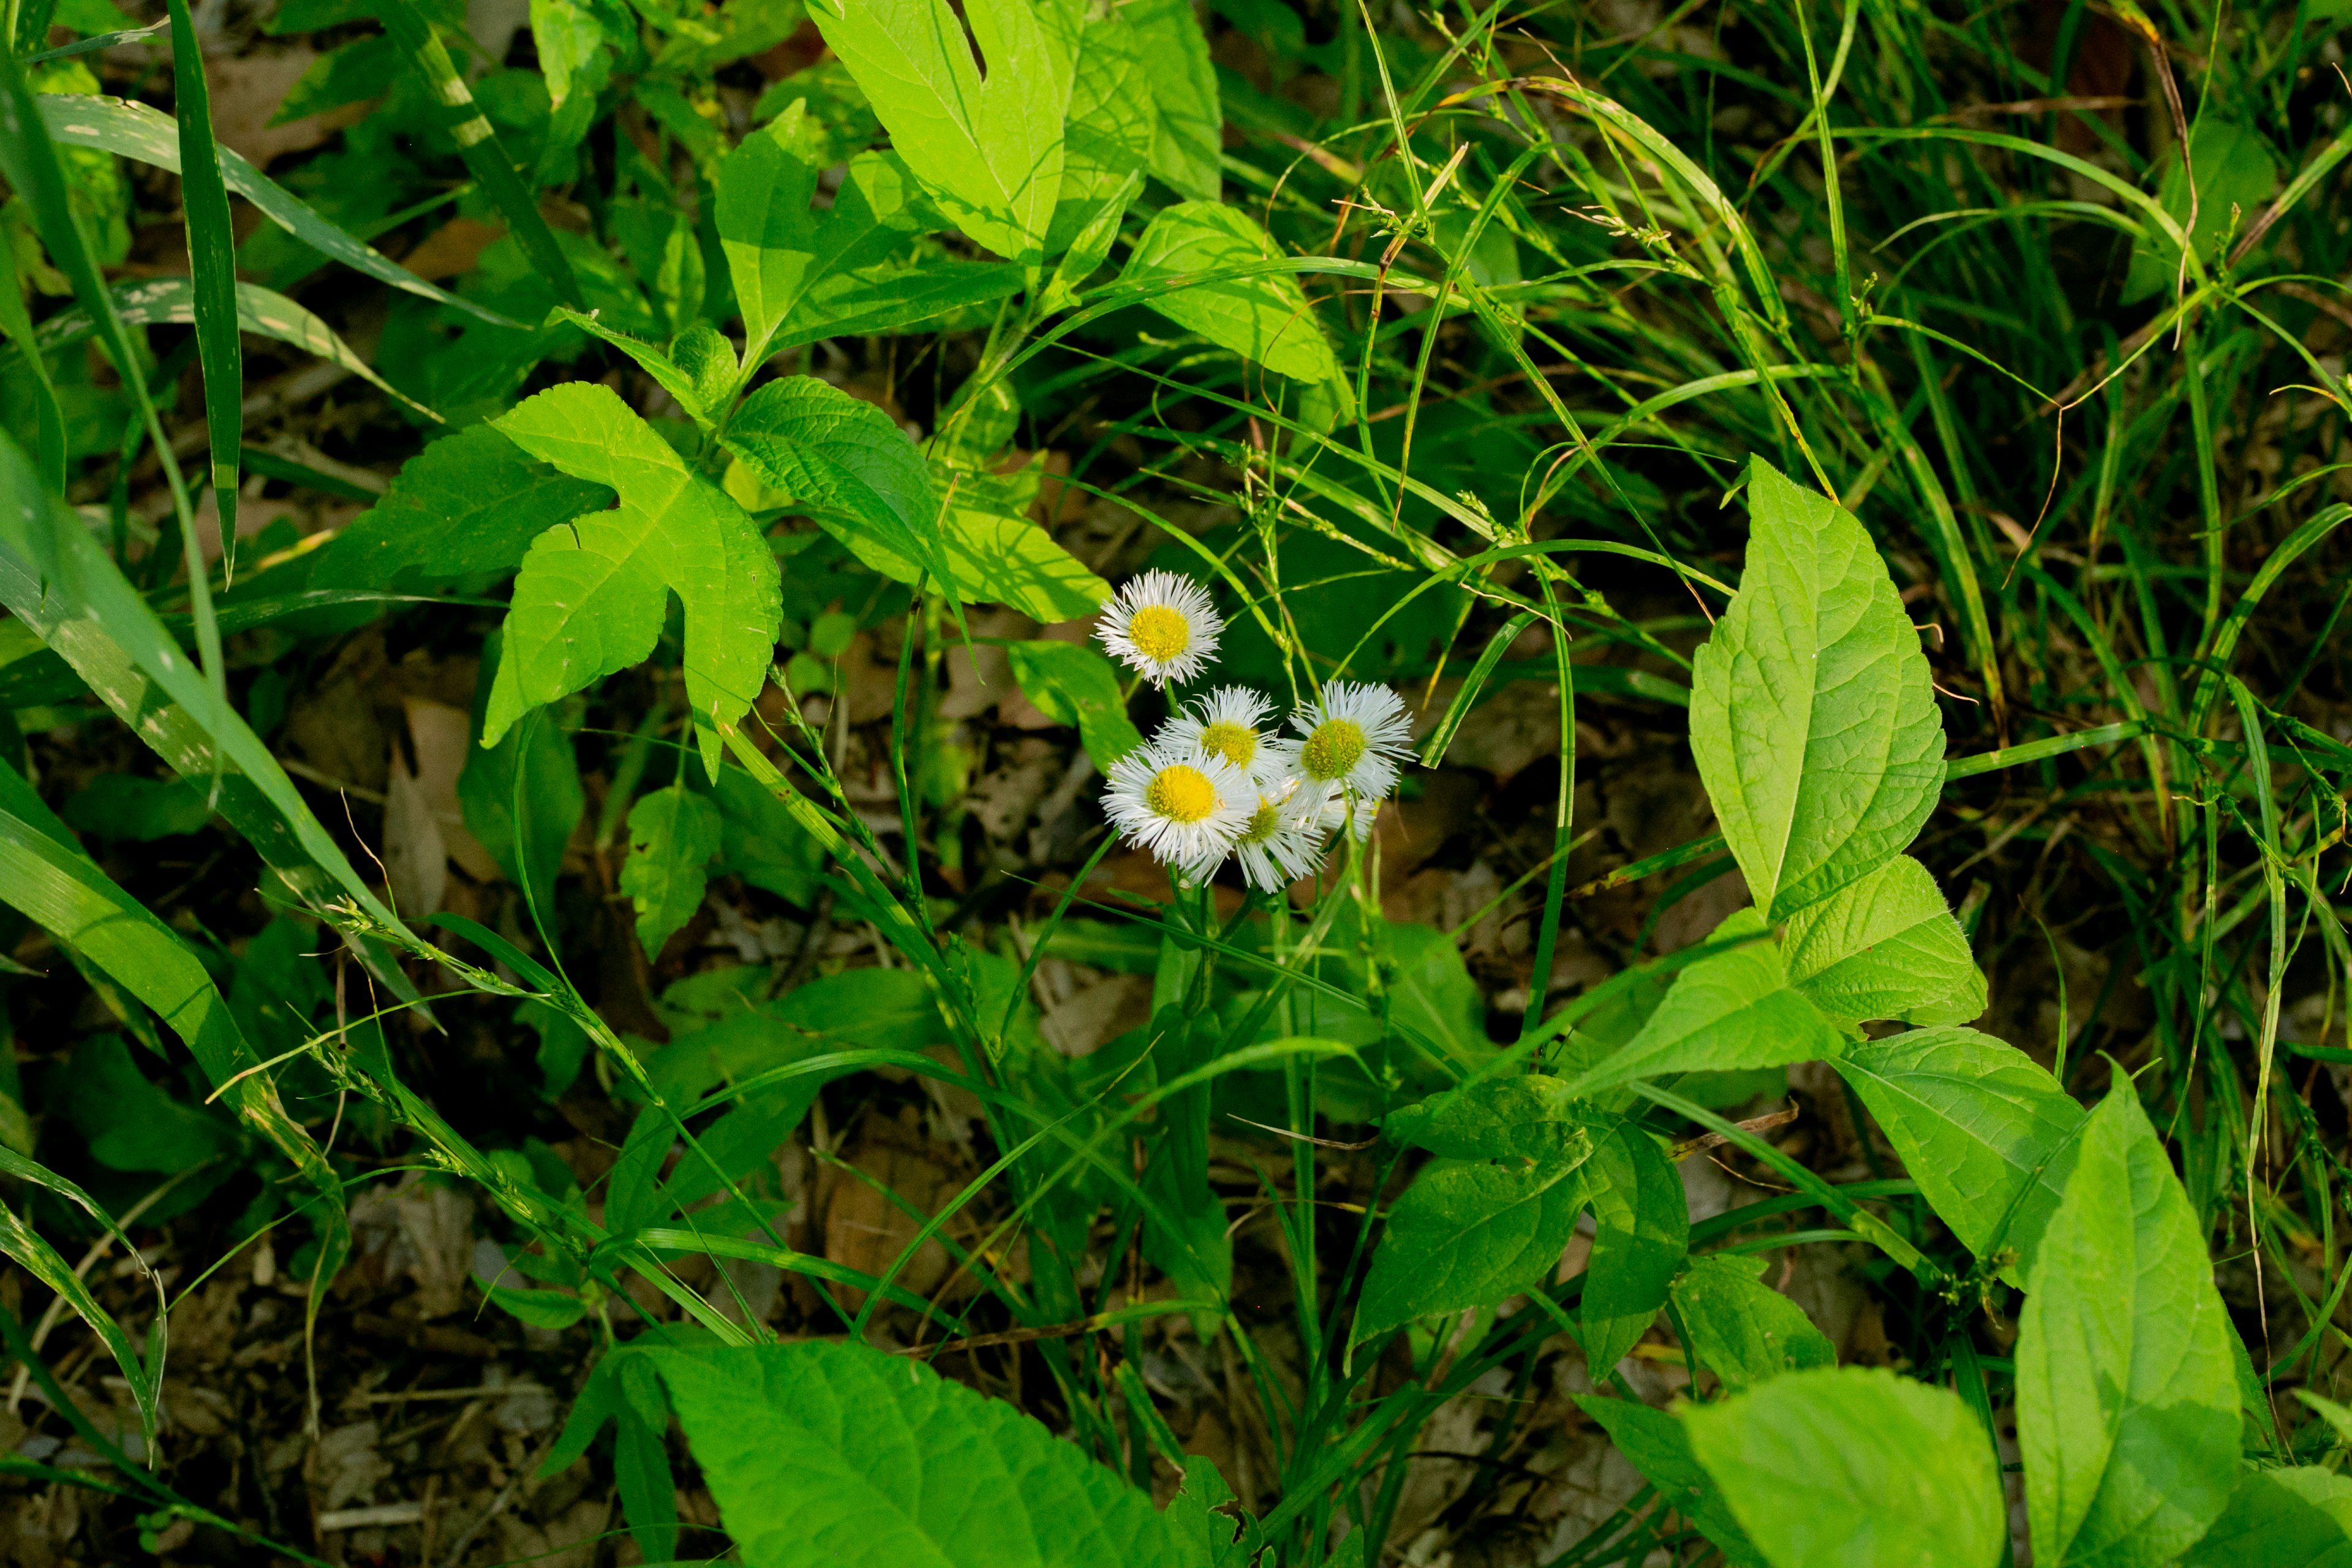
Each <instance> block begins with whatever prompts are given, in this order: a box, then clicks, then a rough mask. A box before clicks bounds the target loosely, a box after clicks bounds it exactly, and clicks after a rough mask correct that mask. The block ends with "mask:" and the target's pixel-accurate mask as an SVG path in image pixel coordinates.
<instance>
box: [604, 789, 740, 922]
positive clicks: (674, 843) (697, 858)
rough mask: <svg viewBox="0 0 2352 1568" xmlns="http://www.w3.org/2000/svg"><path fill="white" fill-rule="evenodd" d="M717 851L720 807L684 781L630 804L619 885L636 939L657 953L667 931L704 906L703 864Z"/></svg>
mask: <svg viewBox="0 0 2352 1568" xmlns="http://www.w3.org/2000/svg"><path fill="white" fill-rule="evenodd" d="M718 853H719V808H718V807H717V806H715V805H711V804H710V801H709V798H708V797H707V796H704V795H697V794H695V793H694V792H693V791H692V790H689V789H688V788H686V787H685V786H684V785H682V784H672V785H670V786H669V787H668V788H667V789H657V790H656V791H654V792H653V793H652V794H651V795H646V796H643V797H642V798H640V799H639V800H638V802H637V804H636V805H633V806H631V807H629V858H628V860H627V862H626V863H625V865H623V866H622V868H621V882H620V886H621V891H623V892H625V893H626V894H628V895H629V897H630V899H631V900H633V901H634V902H635V904H636V908H637V940H638V941H639V942H643V943H645V948H646V957H647V958H658V957H659V956H660V955H661V949H662V943H664V942H667V941H668V940H669V938H670V933H671V932H673V931H677V929H678V928H679V927H680V926H683V925H684V924H686V922H687V921H690V920H692V919H693V918H694V912H695V911H696V910H698V909H700V908H701V907H702V894H703V889H704V887H705V885H706V884H705V878H704V873H703V868H704V867H706V866H708V865H709V864H710V858H711V857H712V856H713V855H716V854H718Z"/></svg>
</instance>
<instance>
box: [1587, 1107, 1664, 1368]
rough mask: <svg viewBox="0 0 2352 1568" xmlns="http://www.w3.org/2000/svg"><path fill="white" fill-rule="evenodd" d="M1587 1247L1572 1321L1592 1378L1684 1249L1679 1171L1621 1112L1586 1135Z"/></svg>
mask: <svg viewBox="0 0 2352 1568" xmlns="http://www.w3.org/2000/svg"><path fill="white" fill-rule="evenodd" d="M1586 1181H1587V1183H1588V1184H1589V1185H1590V1186H1591V1189H1592V1224H1593V1236H1592V1253H1591V1258H1589V1259H1588V1260H1587V1261H1586V1263H1585V1265H1584V1299H1583V1300H1582V1301H1581V1302H1580V1303H1579V1306H1578V1311H1577V1324H1578V1327H1580V1329H1582V1330H1583V1331H1584V1359H1585V1362H1586V1363H1587V1364H1588V1365H1589V1366H1591V1368H1592V1369H1593V1372H1594V1374H1595V1379H1596V1381H1597V1380H1598V1379H1599V1377H1601V1376H1603V1375H1606V1373H1608V1370H1609V1369H1610V1368H1611V1367H1613V1366H1615V1365H1616V1364H1617V1363H1619V1362H1621V1361H1622V1360H1623V1359H1624V1358H1625V1356H1626V1355H1627V1353H1628V1352H1631V1351H1632V1350H1633V1346H1634V1345H1635V1344H1636V1343H1637V1342H1639V1341H1640V1340H1641V1338H1642V1336H1643V1334H1644V1333H1646V1332H1647V1331H1649V1327H1650V1324H1651V1323H1652V1322H1654V1321H1656V1319H1657V1316H1658V1309H1659V1308H1661V1307H1663V1306H1664V1305H1665V1304H1666V1295H1667V1292H1668V1290H1669V1289H1671V1288H1672V1286H1673V1284H1674V1279H1675V1273H1676V1272H1677V1271H1678V1270H1679V1269H1680V1268H1682V1266H1683V1259H1684V1258H1685V1255H1686V1254H1687V1253H1688V1251H1689V1249H1690V1203H1689V1200H1688V1198H1687V1197H1685V1194H1684V1192H1683V1179H1682V1175H1681V1173H1679V1172H1677V1171H1676V1170H1675V1167H1674V1163H1673V1162H1672V1161H1670V1160H1668V1159H1667V1158H1666V1152H1665V1151H1664V1149H1662V1148H1660V1147H1659V1146H1658V1141H1657V1139H1656V1138H1655V1137H1654V1136H1652V1135H1651V1134H1650V1133H1649V1132H1647V1131H1643V1128H1642V1127H1641V1125H1640V1124H1639V1123H1638V1122H1635V1121H1629V1120H1621V1121H1618V1122H1617V1123H1616V1124H1615V1125H1614V1126H1612V1127H1611V1128H1610V1129H1609V1130H1608V1131H1606V1132H1603V1133H1601V1134H1600V1135H1598V1136H1596V1137H1595V1138H1594V1139H1593V1145H1592V1163H1591V1167H1590V1169H1589V1171H1588V1173H1587V1175H1586Z"/></svg>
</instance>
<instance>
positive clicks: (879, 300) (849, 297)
mask: <svg viewBox="0 0 2352 1568" xmlns="http://www.w3.org/2000/svg"><path fill="white" fill-rule="evenodd" d="M836 210H838V209H836ZM1025 279H1026V272H1025V269H1024V268H1021V267H1018V266H1015V265H1014V264H1013V263H1012V262H1009V261H966V260H961V259H959V258H954V257H950V256H947V255H944V254H940V253H939V252H938V251H937V250H936V248H935V247H917V249H916V250H915V252H914V254H912V255H911V256H908V257H901V258H896V259H894V260H890V261H885V262H879V263H877V264H875V265H873V266H870V267H861V268H857V269H856V270H855V271H840V272H835V273H832V274H829V275H828V276H826V277H825V278H824V279H823V280H821V281H819V282H817V283H816V284H814V285H813V286H812V287H811V288H810V289H808V290H807V292H805V293H803V295H802V296H801V299H800V303H799V305H798V306H797V307H796V308H795V309H794V310H793V314H792V317H791V319H790V320H789V321H786V322H785V323H784V326H783V330H782V331H779V332H777V334H776V336H775V338H774V340H773V341H772V342H770V343H769V345H768V347H769V349H770V350H771V351H772V352H773V351H777V350H782V349H788V348H793V347H795V346H797V345H798V344H801V343H807V342H815V341H816V340H817V339H819V338H854V337H869V336H878V335H885V334H889V333H898V332H911V331H958V330H962V329H965V328H971V327H986V326H987V325H988V324H989V323H990V321H992V320H994V318H995V316H996V313H997V310H998V308H999V304H998V302H999V301H1001V300H1004V299H1006V298H1008V297H1009V296H1011V295H1013V294H1017V293H1019V292H1020V291H1021V289H1022V288H1023V286H1024V281H1025Z"/></svg>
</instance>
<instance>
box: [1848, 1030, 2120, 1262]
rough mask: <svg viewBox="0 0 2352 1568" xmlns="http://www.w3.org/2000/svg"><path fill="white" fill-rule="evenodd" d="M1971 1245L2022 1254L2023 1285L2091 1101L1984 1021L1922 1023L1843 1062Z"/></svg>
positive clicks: (1914, 1173)
mask: <svg viewBox="0 0 2352 1568" xmlns="http://www.w3.org/2000/svg"><path fill="white" fill-rule="evenodd" d="M1836 1067H1837V1069H1838V1071H1839V1072H1840V1073H1842V1074H1843V1075H1844V1078H1845V1080H1846V1082H1847V1083H1849V1084H1851V1085H1853V1090H1854V1092H1855V1093H1856V1094H1858V1095H1860V1096H1861V1097H1862V1102H1863V1104H1864V1105H1866V1106H1868V1107H1869V1108H1870V1114H1871V1115H1872V1116H1873V1117H1874V1118H1875V1119H1876V1120H1877V1121H1878V1125H1879V1126H1880V1127H1881V1128H1882V1129H1883V1130H1885V1133H1886V1137H1887V1141H1888V1142H1891V1143H1893V1144H1894V1145H1895V1153H1896V1154H1898V1155H1900V1156H1901V1157H1902V1160H1903V1164H1904V1168H1905V1169H1906V1170H1907V1171H1908V1172H1909V1173H1911V1177H1912V1179H1913V1180H1914V1181H1916V1182H1917V1183H1918V1184H1919V1187H1920V1190H1921V1191H1922V1192H1924V1193H1926V1194H1927V1202H1928V1205H1929V1206H1931V1207H1932V1208H1934V1209H1935V1211H1936V1214H1937V1216H1938V1217H1939V1218H1941V1219H1942V1220H1943V1222H1944V1223H1945V1224H1946V1225H1948V1226H1951V1227H1952V1234H1953V1235H1954V1236H1957V1237H1959V1238H1960V1244H1961V1245H1962V1246H1964V1247H1967V1248H1968V1249H1969V1251H1971V1252H1973V1253H1975V1254H1976V1255H1977V1256H1978V1257H1979V1258H1983V1257H1986V1256H1988V1254H1989V1253H1990V1251H1991V1250H1993V1249H1994V1248H1996V1247H1998V1248H1999V1249H2000V1250H2001V1251H2002V1252H2004V1253H2013V1254H2014V1255H2015V1256H2014V1258H2011V1260H2010V1261H2008V1262H2006V1263H2004V1265H2003V1266H2002V1268H2001V1273H2002V1277H2003V1278H2005V1279H2009V1280H2011V1282H2012V1283H2016V1284H2022V1283H2023V1282H2024V1280H2025V1279H2026V1277H2027V1275H2028V1274H2029V1273H2030V1272H2031V1270H2032V1267H2033V1259H2034V1255H2035V1252H2036V1250H2037V1249H2038V1248H2039V1247H2040V1246H2041V1244H2042V1232H2043V1230H2044V1229H2045V1228H2046V1227H2047V1226H2049V1224H2050V1216H2051V1215H2053V1214H2055V1213H2057V1212H2058V1200H2059V1196H2060V1194H2062V1193H2063V1192H2064V1191H2065V1187H2066V1177H2067V1174H2068V1173H2070V1172H2071V1171H2073V1169H2074V1158H2075V1154H2076V1152H2078V1151H2077V1146H2076V1142H2075V1134H2076V1132H2077V1131H2079V1130H2080V1129H2081V1127H2082V1125H2083V1108H2082V1107H2081V1106H2079V1105H2077V1104H2075V1103H2074V1099H2073V1097H2071V1096H2070V1095H2068V1094H2067V1093H2066V1091H2065V1090H2064V1089H2061V1088H2060V1087H2059V1086H2058V1080H2057V1079H2053V1078H2052V1077H2051V1076H2050V1075H2049V1073H2048V1072H2046V1071H2044V1070H2043V1069H2042V1068H2040V1067H2039V1066H2037V1065H2035V1063H2034V1061H2033V1059H2032V1058H2031V1057H2028V1056H2027V1055H2026V1054H2025V1053H2024V1052H2023V1051H2021V1050H2019V1049H2018V1048H2017V1047H2014V1046H2011V1045H2007V1044H2004V1043H2003V1042H2002V1041H2000V1040H1996V1039H1994V1038H1993V1037H1991V1036H1990V1035H1980V1034H1979V1033H1977V1032H1976V1031H1975V1030H1974V1029H1952V1028H1946V1029H1914V1030H1912V1031H1910V1032H1909V1033H1907V1034H1901V1035H1895V1036H1892V1037H1889V1038H1886V1039H1884V1040H1868V1041H1864V1042H1863V1043H1861V1044H1859V1045H1854V1046H1851V1047H1847V1049H1846V1053H1845V1055H1844V1056H1843V1058H1839V1060H1838V1061H1837V1063H1836Z"/></svg>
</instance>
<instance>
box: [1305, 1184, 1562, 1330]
mask: <svg viewBox="0 0 2352 1568" xmlns="http://www.w3.org/2000/svg"><path fill="white" fill-rule="evenodd" d="M1589 1152H1590V1146H1589V1145H1588V1146H1587V1147H1586V1148H1585V1149H1584V1150H1583V1151H1581V1152H1580V1153H1579V1154H1575V1155H1570V1156H1568V1157H1563V1158H1559V1159H1555V1160H1552V1161H1549V1162H1545V1163H1538V1162H1535V1161H1531V1160H1514V1161H1511V1162H1508V1163H1504V1164H1486V1163H1476V1164H1465V1163H1459V1162H1456V1161H1451V1160H1437V1161H1433V1162H1432V1163H1430V1164H1429V1165H1427V1166H1426V1167H1424V1168H1423V1171H1422V1173H1421V1174H1420V1175H1418V1176H1417V1177H1415V1178H1414V1179H1413V1184H1412V1186H1410V1187H1408V1188H1406V1189H1405V1192H1404V1195H1403V1196H1402V1197H1400V1198H1398V1199H1397V1201H1396V1204H1395V1205H1394V1206H1393V1207H1391V1209H1390V1210H1389V1216H1388V1228H1387V1230H1386V1231H1385V1232H1384V1233H1383V1234H1382V1235H1381V1244H1380V1246H1379V1247H1378V1248H1376V1249H1375V1250H1374V1251H1373V1253H1372V1267H1371V1270H1370V1274H1368V1275H1367V1276H1366V1278H1365V1279H1364V1293H1363V1298H1362V1300H1360V1301H1359V1302H1358V1303H1357V1307H1356V1322H1355V1327H1354V1328H1353V1329H1352V1330H1351V1331H1350V1332H1349V1344H1351V1345H1360V1344H1366V1343H1372V1342H1378V1341H1379V1340H1380V1339H1381V1338H1382V1337H1384V1336H1386V1335H1387V1334H1389V1333H1391V1331H1395V1330H1397V1329H1401V1328H1402V1327H1403V1326H1404V1325H1405V1324H1407V1323H1410V1322H1412V1321H1413V1320H1414V1319H1416V1318H1426V1317H1430V1316H1432V1315H1433V1314H1436V1313H1440V1312H1459V1311H1462V1310H1465V1309H1466V1308H1471V1307H1491V1306H1493V1305H1495V1304H1496V1302H1498V1301H1500V1300H1503V1299H1504V1298H1505V1297H1507V1296H1510V1295H1515V1294H1517V1292H1519V1291H1521V1290H1526V1289H1532V1288H1533V1287H1535V1286H1536V1285H1538V1284H1541V1283H1543V1282H1544V1281H1545V1280H1547V1279H1549V1276H1550V1274H1551V1271H1552V1270H1553V1269H1555V1268H1559V1258H1560V1254H1561V1252H1563V1251H1564V1250H1566V1248H1567V1247H1568V1239H1569V1237H1570V1236H1572V1235H1574V1234H1575V1232H1576V1216H1577V1215H1578V1213H1579V1212H1580V1211H1581V1210H1582V1209H1583V1207H1584V1196H1585V1184H1584V1173H1583V1169H1582V1160H1581V1154H1584V1153H1589Z"/></svg>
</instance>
